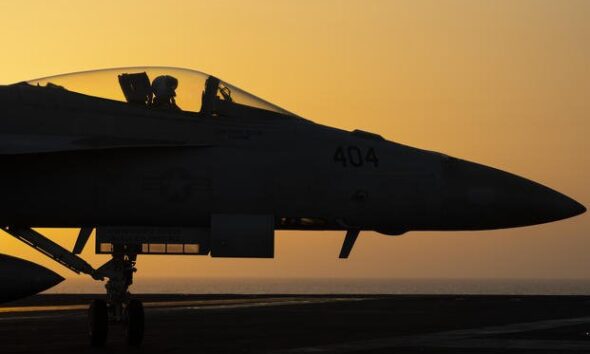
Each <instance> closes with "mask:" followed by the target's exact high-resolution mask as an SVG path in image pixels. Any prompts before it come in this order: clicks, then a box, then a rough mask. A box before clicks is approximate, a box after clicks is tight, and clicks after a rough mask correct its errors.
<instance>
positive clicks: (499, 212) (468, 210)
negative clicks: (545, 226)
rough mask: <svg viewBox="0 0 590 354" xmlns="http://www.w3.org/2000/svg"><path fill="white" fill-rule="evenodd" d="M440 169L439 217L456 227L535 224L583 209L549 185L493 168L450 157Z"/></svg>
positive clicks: (484, 227)
mask: <svg viewBox="0 0 590 354" xmlns="http://www.w3.org/2000/svg"><path fill="white" fill-rule="evenodd" d="M444 170H445V182H446V187H445V193H444V194H445V198H444V202H443V203H444V207H443V215H444V216H443V218H444V219H445V220H447V221H448V222H449V223H450V224H455V225H460V226H461V227H460V228H464V229H498V228H506V227H517V226H527V225H535V224H542V223H546V222H551V221H556V220H561V219H566V218H569V217H572V216H576V215H579V214H582V213H584V212H585V211H586V208H585V207H584V206H583V205H581V204H580V203H578V202H576V201H575V200H573V199H571V198H569V197H567V196H565V195H563V194H561V193H559V192H557V191H554V190H552V189H551V188H548V187H545V186H543V185H541V184H538V183H536V182H533V181H530V180H527V179H525V178H522V177H518V176H515V175H513V174H510V173H507V172H504V171H500V170H497V169H494V168H490V167H486V166H483V165H479V164H475V163H471V162H468V161H463V160H456V159H453V160H451V161H449V162H448V163H447V165H446V166H445V169H444Z"/></svg>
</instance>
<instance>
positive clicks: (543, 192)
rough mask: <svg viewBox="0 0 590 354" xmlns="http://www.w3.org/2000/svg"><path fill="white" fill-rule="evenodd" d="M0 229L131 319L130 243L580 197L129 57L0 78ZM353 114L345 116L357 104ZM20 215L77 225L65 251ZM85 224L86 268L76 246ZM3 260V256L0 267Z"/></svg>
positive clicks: (488, 222) (511, 210)
mask: <svg viewBox="0 0 590 354" xmlns="http://www.w3.org/2000/svg"><path fill="white" fill-rule="evenodd" d="M0 107H1V113H0V115H1V119H0V161H1V163H2V167H3V173H2V182H3V183H1V184H0V194H1V195H2V197H3V203H2V204H0V222H1V223H2V224H1V225H2V226H3V230H4V231H6V232H7V233H9V234H10V235H12V236H14V237H16V238H18V239H20V240H22V241H24V242H25V243H26V244H28V245H30V246H32V247H34V248H36V249H38V250H40V251H42V252H43V253H44V254H46V255H48V256H49V257H51V258H53V259H55V260H56V261H58V262H59V263H61V264H62V265H64V266H66V267H68V268H69V269H71V270H73V271H74V272H78V273H85V274H89V275H91V276H92V277H93V278H94V279H97V280H104V279H106V280H107V282H106V294H107V296H106V298H105V299H96V300H95V301H94V302H93V303H92V304H91V306H90V309H89V322H90V325H89V328H90V330H89V335H90V341H91V343H92V344H93V345H95V346H100V345H103V344H104V343H105V341H106V339H107V333H108V324H109V322H110V323H113V322H118V323H122V324H124V325H126V328H127V335H128V341H129V344H130V345H139V344H140V343H141V341H142V337H143V330H144V313H143V307H142V304H141V302H139V301H137V300H136V299H133V298H132V296H131V295H130V293H129V286H130V285H131V284H132V280H133V273H134V272H135V271H136V261H137V256H138V255H151V254H168V255H203V256H204V255H210V256H212V257H244V258H252V257H259V258H271V257H273V256H274V233H275V230H305V231H312V232H313V231H317V230H341V231H343V232H346V235H345V237H344V242H343V245H342V249H341V250H340V257H341V258H347V257H348V256H349V254H350V252H351V250H352V248H353V245H354V243H355V240H356V239H357V237H358V235H359V233H360V232H361V231H365V230H366V231H376V232H378V233H381V234H385V235H402V234H404V233H406V232H409V231H420V230H440V231H456V230H490V229H500V228H511V227H520V226H527V225H535V224H541V223H547V222H552V221H556V220H561V219H565V218H569V217H572V216H575V215H578V214H581V213H583V212H584V211H585V210H586V209H585V208H584V207H583V206H582V205H581V204H579V203H578V202H576V201H574V200H573V199H571V198H569V197H567V196H565V195H563V194H560V193H559V192H556V191H554V190H552V189H550V188H548V187H545V186H543V185H541V184H539V183H535V182H533V181H530V180H527V179H525V178H522V177H519V176H516V175H513V174H510V173H508V172H504V171H501V170H498V169H495V168H492V167H487V166H484V165H481V164H477V163H474V162H469V161H465V160H462V159H460V158H456V157H452V156H448V155H445V154H442V153H439V152H434V151H427V150H422V149H418V148H415V147H410V146H405V145H402V144H399V143H396V142H393V141H388V140H386V139H384V138H383V137H381V136H380V135H378V134H375V133H370V132H365V131H361V130H354V131H345V130H341V129H337V128H333V127H329V126H325V125H321V124H317V123H314V122H312V121H310V120H307V119H305V118H303V117H300V116H298V115H296V114H293V113H291V112H289V111H287V110H284V109H282V108H279V107H277V106H275V105H273V104H271V103H269V102H266V101H264V100H262V99H259V98H257V97H255V96H253V95H251V94H248V93H247V92H245V91H243V90H240V89H239V88H237V87H235V86H233V85H231V84H229V83H227V82H225V81H222V80H220V79H218V78H217V77H215V76H211V75H208V74H204V73H201V72H198V71H193V70H187V69H176V68H168V67H145V68H143V67H133V68H118V69H108V70H99V71H91V72H83V73H74V74H67V75H61V76H53V77H48V78H43V79H37V80H30V81H26V82H21V83H17V84H13V85H7V86H2V87H0ZM360 118H361V117H359V119H360ZM33 227H44V228H80V234H79V237H78V239H77V241H76V244H75V246H74V249H73V250H72V251H70V250H66V249H65V248H63V247H62V246H60V245H59V244H57V243H55V242H53V241H51V240H49V239H48V238H47V237H45V236H43V235H41V234H40V233H39V232H37V231H35V230H33V229H32V228H33ZM93 230H96V237H95V251H96V253H100V254H110V255H111V256H112V257H111V260H110V261H109V262H107V263H106V264H105V265H103V266H101V267H99V268H97V269H95V268H93V267H92V266H91V265H89V264H88V263H87V262H86V261H84V260H83V259H81V258H80V257H79V256H78V254H79V253H80V252H81V251H82V249H83V248H84V246H85V244H86V243H87V240H88V239H89V236H90V234H91V232H92V231H93ZM4 271H10V270H9V269H8V270H4Z"/></svg>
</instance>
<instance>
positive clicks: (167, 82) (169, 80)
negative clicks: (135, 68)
mask: <svg viewBox="0 0 590 354" xmlns="http://www.w3.org/2000/svg"><path fill="white" fill-rule="evenodd" d="M177 87H178V80H176V78H175V77H172V76H170V75H160V76H158V77H156V78H155V79H154V81H152V90H153V91H154V94H155V95H156V97H174V96H176V92H175V90H176V88H177Z"/></svg>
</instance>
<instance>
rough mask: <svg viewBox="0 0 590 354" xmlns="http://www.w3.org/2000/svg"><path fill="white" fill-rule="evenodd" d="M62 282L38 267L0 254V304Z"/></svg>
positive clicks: (61, 279) (59, 277)
mask: <svg viewBox="0 0 590 354" xmlns="http://www.w3.org/2000/svg"><path fill="white" fill-rule="evenodd" d="M63 280H64V279H63V278H62V277H61V276H59V275H58V274H56V273H54V272H52V271H51V270H49V269H46V268H43V267H41V266H40V265H37V264H35V263H32V262H29V261H25V260H23V259H20V258H15V257H11V256H7V255H3V254H0V303H3V302H8V301H12V300H17V299H20V298H23V297H27V296H31V295H35V294H37V293H40V292H41V291H44V290H47V289H49V288H51V287H53V286H55V285H57V284H59V283H61V282H62V281H63Z"/></svg>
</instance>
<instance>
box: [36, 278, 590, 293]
mask: <svg viewBox="0 0 590 354" xmlns="http://www.w3.org/2000/svg"><path fill="white" fill-rule="evenodd" d="M130 290H131V292H133V293H169V294H481V295H495V294H497V295H502V294H505V295H590V279H376V278H369V279H356V278H351V279H347V278H336V279H334V278H330V279H323V278H311V279H307V278H305V279H303V278H140V279H136V281H135V283H134V284H133V285H132V287H131V289H130ZM102 292H104V282H99V281H94V280H92V279H90V278H87V279H86V278H82V277H80V278H74V279H67V280H66V281H64V282H62V283H61V284H60V285H58V286H56V287H54V288H52V289H50V290H48V291H46V293H50V294H84V293H102Z"/></svg>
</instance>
